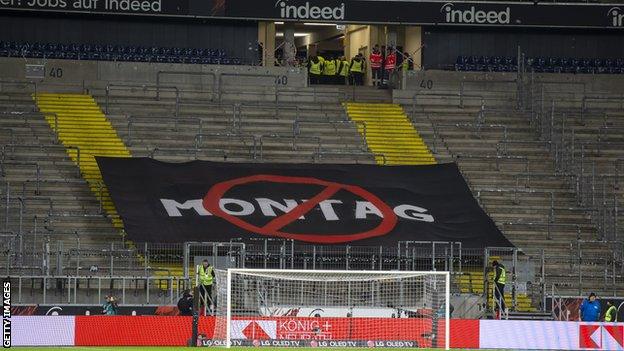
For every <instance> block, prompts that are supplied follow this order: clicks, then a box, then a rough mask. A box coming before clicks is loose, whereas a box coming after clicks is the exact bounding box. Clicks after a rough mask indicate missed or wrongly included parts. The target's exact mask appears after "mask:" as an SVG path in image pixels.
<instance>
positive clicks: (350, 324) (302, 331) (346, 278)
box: [208, 269, 449, 349]
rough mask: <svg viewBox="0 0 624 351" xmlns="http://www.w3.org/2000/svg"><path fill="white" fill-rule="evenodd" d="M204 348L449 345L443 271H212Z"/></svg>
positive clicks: (447, 305) (447, 299)
mask: <svg viewBox="0 0 624 351" xmlns="http://www.w3.org/2000/svg"><path fill="white" fill-rule="evenodd" d="M215 283H216V287H215V288H216V299H215V303H216V305H217V306H216V309H215V327H214V335H213V338H212V339H211V340H209V341H208V342H209V345H213V346H216V345H222V346H225V347H230V346H269V347H277V346H281V347H288V346H292V347H302V346H306V347H406V348H408V347H409V348H442V349H448V347H449V273H448V272H401V271H396V272H376V271H370V272H369V271H313V270H271V269H229V270H227V271H217V272H216V282H215Z"/></svg>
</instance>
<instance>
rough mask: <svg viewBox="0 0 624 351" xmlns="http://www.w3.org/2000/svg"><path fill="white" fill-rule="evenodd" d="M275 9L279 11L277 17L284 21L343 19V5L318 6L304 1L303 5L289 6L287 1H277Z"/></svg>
mask: <svg viewBox="0 0 624 351" xmlns="http://www.w3.org/2000/svg"><path fill="white" fill-rule="evenodd" d="M275 7H276V8H278V9H279V11H280V12H279V14H280V15H279V17H280V18H285V19H312V20H315V19H320V20H335V21H341V20H344V18H345V4H344V2H343V3H340V4H339V6H336V7H332V6H318V5H316V4H314V3H310V2H309V1H306V2H305V3H299V4H294V3H293V4H290V3H289V2H288V0H278V1H277V2H276V3H275Z"/></svg>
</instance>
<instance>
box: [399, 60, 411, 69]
mask: <svg viewBox="0 0 624 351" xmlns="http://www.w3.org/2000/svg"><path fill="white" fill-rule="evenodd" d="M401 66H402V68H403V71H407V70H409V60H408V59H403V64H402V65H401Z"/></svg>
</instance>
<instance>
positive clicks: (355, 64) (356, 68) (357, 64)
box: [351, 60, 363, 72]
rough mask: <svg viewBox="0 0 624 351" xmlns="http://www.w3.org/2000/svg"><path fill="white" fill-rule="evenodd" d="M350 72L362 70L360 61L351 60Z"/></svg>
mask: <svg viewBox="0 0 624 351" xmlns="http://www.w3.org/2000/svg"><path fill="white" fill-rule="evenodd" d="M351 64H352V66H351V72H362V71H363V70H362V68H363V67H362V66H363V65H362V61H357V60H351Z"/></svg>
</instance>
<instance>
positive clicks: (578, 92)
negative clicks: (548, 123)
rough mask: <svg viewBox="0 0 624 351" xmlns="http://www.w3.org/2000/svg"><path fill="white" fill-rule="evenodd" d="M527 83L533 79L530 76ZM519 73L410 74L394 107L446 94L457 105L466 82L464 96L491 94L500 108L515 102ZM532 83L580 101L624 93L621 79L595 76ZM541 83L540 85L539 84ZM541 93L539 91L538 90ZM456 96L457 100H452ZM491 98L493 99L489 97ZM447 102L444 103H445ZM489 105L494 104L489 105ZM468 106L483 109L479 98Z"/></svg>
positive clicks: (550, 77)
mask: <svg viewBox="0 0 624 351" xmlns="http://www.w3.org/2000/svg"><path fill="white" fill-rule="evenodd" d="M527 79H530V75H529V77H528V78H527ZM515 80H516V73H491V72H454V71H439V70H423V71H410V72H407V83H406V84H407V86H406V89H405V90H394V91H393V100H394V102H395V103H411V102H412V98H413V96H414V94H418V95H419V96H423V97H424V96H425V95H427V94H433V95H435V94H447V95H448V96H447V97H444V98H442V97H438V98H433V97H431V98H430V99H438V100H440V103H441V104H443V103H446V104H456V103H457V104H458V103H459V97H458V94H459V92H460V87H461V85H462V82H464V93H465V94H468V95H474V96H477V95H479V93H480V91H488V96H490V95H495V96H498V97H499V98H500V101H498V103H499V104H502V105H504V104H509V103H511V102H513V101H515V99H516V92H517V84H516V82H515ZM533 81H534V82H536V83H535V84H536V87H537V86H538V84H543V85H544V87H545V88H544V89H545V90H546V92H551V93H553V92H561V91H566V92H571V93H572V94H569V95H566V97H570V98H572V97H574V98H577V99H580V98H581V97H582V96H583V95H584V94H586V93H588V94H593V95H596V94H598V93H608V94H621V92H622V91H624V79H622V76H621V75H606V74H601V75H593V74H554V73H544V74H535V75H534V76H533ZM537 82H539V83H537ZM536 89H538V88H536ZM453 94H455V98H454V100H452V101H451V100H449V96H451V95H453ZM490 97H491V96H490ZM442 100H444V101H442ZM489 103H490V104H492V103H494V102H489ZM464 104H465V105H466V106H480V104H481V102H480V99H479V98H466V99H464Z"/></svg>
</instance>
